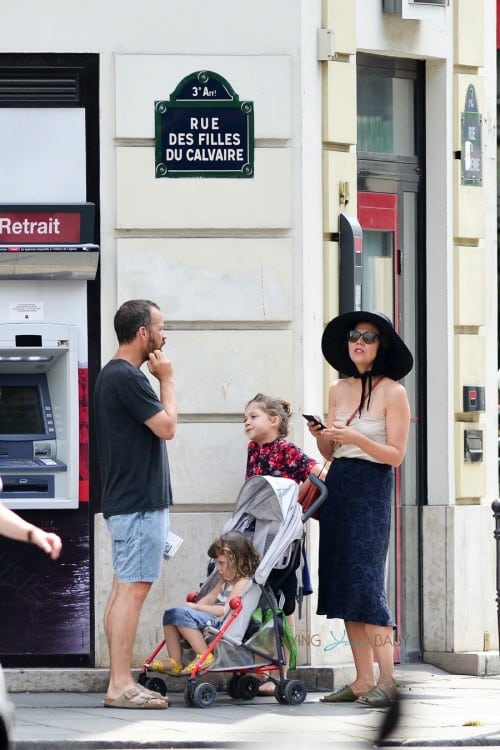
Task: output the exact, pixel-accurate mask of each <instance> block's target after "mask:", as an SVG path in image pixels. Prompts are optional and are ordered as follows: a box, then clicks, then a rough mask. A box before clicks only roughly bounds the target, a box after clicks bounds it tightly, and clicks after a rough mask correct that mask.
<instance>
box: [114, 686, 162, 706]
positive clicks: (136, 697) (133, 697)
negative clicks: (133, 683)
mask: <svg viewBox="0 0 500 750" xmlns="http://www.w3.org/2000/svg"><path fill="white" fill-rule="evenodd" d="M103 705H104V708H148V709H164V708H168V700H167V699H161V698H159V697H157V696H155V695H151V694H149V693H145V692H144V691H143V690H141V689H140V688H139V687H137V688H129V690H125V691H124V692H123V693H122V694H121V695H119V696H118V698H105V699H104V703H103Z"/></svg>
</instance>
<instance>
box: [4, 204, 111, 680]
mask: <svg viewBox="0 0 500 750" xmlns="http://www.w3.org/2000/svg"><path fill="white" fill-rule="evenodd" d="M94 213H95V207H94V205H93V204H90V203H82V204H66V203H61V204H50V205H49V204H36V205H33V204H29V205H28V204H9V205H0V476H1V477H2V481H3V491H2V493H1V495H0V499H1V500H2V502H3V503H5V505H7V506H8V507H10V508H12V509H14V510H15V511H16V512H18V513H19V514H20V515H22V516H23V517H24V518H26V520H28V521H30V522H31V523H35V524H36V525H38V526H41V527H42V528H45V529H47V530H49V531H54V532H56V533H58V534H59V535H60V536H61V538H62V540H63V550H62V553H61V556H60V558H59V559H58V560H57V561H55V562H54V561H53V560H50V558H49V557H48V556H47V555H45V554H44V553H43V552H41V550H39V549H38V548H36V547H31V546H29V545H26V544H20V543H19V542H15V541H12V540H8V539H4V538H3V539H1V540H0V570H2V571H3V575H2V576H0V595H1V596H2V602H3V605H4V607H5V609H6V611H8V612H9V617H6V618H1V619H0V661H1V662H2V664H3V666H15V667H19V666H28V667H32V666H49V667H52V666H58V665H62V666H65V667H67V666H72V665H73V666H74V665H81V664H89V663H91V659H92V654H91V617H92V615H91V612H92V572H91V539H90V535H91V526H90V514H89V502H88V501H89V492H88V486H89V475H88V474H89V462H88V449H89V445H88V443H89V440H88V343H87V338H88V334H87V281H88V280H93V279H94V278H95V275H96V272H97V266H98V258H99V248H98V247H97V245H95V244H94V243H93V239H94V231H95V230H94Z"/></svg>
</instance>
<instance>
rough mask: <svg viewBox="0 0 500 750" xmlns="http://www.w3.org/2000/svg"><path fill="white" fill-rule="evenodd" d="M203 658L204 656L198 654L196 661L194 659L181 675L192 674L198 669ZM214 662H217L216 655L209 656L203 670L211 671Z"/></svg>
mask: <svg viewBox="0 0 500 750" xmlns="http://www.w3.org/2000/svg"><path fill="white" fill-rule="evenodd" d="M202 656H203V654H196V659H193V661H192V662H190V663H189V664H188V665H187V667H184V669H183V670H182V672H181V674H191V672H192V671H193V669H194V668H195V667H196V665H197V664H198V662H199V661H200V659H201V657H202ZM214 661H215V658H214V655H213V654H207V656H206V658H205V661H204V662H203V666H202V669H209V668H210V667H211V666H212V664H213V663H214Z"/></svg>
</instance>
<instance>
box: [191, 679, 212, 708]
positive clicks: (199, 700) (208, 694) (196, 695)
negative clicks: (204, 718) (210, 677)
mask: <svg viewBox="0 0 500 750" xmlns="http://www.w3.org/2000/svg"><path fill="white" fill-rule="evenodd" d="M216 698H217V691H216V689H215V687H214V686H213V685H212V683H211V682H200V684H199V685H196V687H195V689H194V692H193V702H194V704H195V705H196V706H198V707H199V708H210V707H211V706H213V705H214V703H215V699H216Z"/></svg>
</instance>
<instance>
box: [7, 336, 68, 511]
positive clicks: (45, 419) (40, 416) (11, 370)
mask: <svg viewBox="0 0 500 750" xmlns="http://www.w3.org/2000/svg"><path fill="white" fill-rule="evenodd" d="M77 343H78V330H77V327H76V326H68V325H57V324H34V323H32V324H23V323H14V324H12V323H2V324H0V476H1V477H2V480H3V494H2V499H3V501H4V502H5V503H7V504H8V505H9V506H10V507H11V508H18V509H19V508H33V509H40V507H43V508H54V509H63V508H77V507H78V502H79V497H78V489H79V472H78V462H79V454H78V438H79V404H78V351H77Z"/></svg>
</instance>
